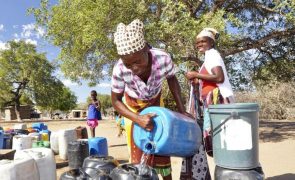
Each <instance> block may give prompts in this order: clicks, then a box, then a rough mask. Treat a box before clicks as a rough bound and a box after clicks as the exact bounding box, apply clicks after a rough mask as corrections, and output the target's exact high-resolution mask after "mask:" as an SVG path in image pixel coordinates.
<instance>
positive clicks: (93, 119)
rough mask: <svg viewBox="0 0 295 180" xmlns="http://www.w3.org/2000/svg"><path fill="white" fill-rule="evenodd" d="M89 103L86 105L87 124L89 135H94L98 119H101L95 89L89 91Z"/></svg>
mask: <svg viewBox="0 0 295 180" xmlns="http://www.w3.org/2000/svg"><path fill="white" fill-rule="evenodd" d="M90 95H91V101H92V102H91V104H89V105H88V116H87V125H88V126H89V128H90V132H91V137H95V128H96V126H97V125H98V122H97V121H98V120H101V113H100V102H99V101H98V100H97V93H96V91H95V90H92V91H91V94H90Z"/></svg>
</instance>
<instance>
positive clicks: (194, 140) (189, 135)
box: [133, 106, 202, 157]
mask: <svg viewBox="0 0 295 180" xmlns="http://www.w3.org/2000/svg"><path fill="white" fill-rule="evenodd" d="M148 113H153V114H156V116H155V117H153V121H154V128H153V130H152V131H146V130H145V129H143V128H141V127H140V126H138V125H137V124H136V123H135V124H134V128H133V139H134V142H135V144H136V146H137V147H139V148H140V149H141V150H142V151H144V152H146V153H151V154H157V155H164V156H176V157H187V156H192V155H193V154H195V153H196V152H197V150H198V149H199V146H200V145H201V142H202V133H201V129H200V127H199V125H198V124H197V122H196V121H195V120H194V119H191V118H189V117H187V116H185V115H183V114H180V113H177V112H174V111H171V110H169V109H166V108H163V107H156V106H153V107H148V108H146V109H144V110H143V111H142V112H141V113H140V115H143V114H148Z"/></svg>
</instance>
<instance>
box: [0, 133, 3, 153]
mask: <svg viewBox="0 0 295 180" xmlns="http://www.w3.org/2000/svg"><path fill="white" fill-rule="evenodd" d="M0 149H4V132H3V131H2V130H0Z"/></svg>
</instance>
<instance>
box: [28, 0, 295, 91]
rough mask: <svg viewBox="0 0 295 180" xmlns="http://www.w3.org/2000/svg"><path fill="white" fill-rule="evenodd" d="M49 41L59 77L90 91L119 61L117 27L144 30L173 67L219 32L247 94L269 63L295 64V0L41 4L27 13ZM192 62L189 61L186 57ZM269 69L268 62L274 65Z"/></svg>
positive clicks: (233, 72)
mask: <svg viewBox="0 0 295 180" xmlns="http://www.w3.org/2000/svg"><path fill="white" fill-rule="evenodd" d="M30 12H32V13H34V15H35V17H36V20H37V22H38V24H39V25H40V26H43V27H45V28H46V30H47V37H48V39H49V40H50V41H51V42H52V43H53V44H54V45H56V46H59V47H60V48H61V53H60V56H59V59H60V65H61V69H62V71H63V72H64V73H65V75H66V76H67V77H69V78H70V79H72V80H76V81H79V80H81V79H88V80H90V82H91V83H92V84H95V83H99V81H100V80H101V79H103V78H105V77H104V76H103V74H102V70H103V69H104V68H109V71H111V67H112V66H113V64H114V62H115V61H116V60H117V59H118V57H117V54H116V49H115V46H114V43H113V33H114V31H115V28H116V25H117V24H118V23H119V22H123V23H129V22H131V21H132V20H133V19H135V18H139V19H141V20H142V21H143V22H144V23H145V33H146V39H147V41H148V42H149V43H150V44H151V45H153V46H156V47H161V48H164V49H166V50H167V51H168V52H170V53H171V54H172V55H173V57H174V60H175V62H176V63H180V62H181V61H182V60H183V57H189V56H193V57H195V56H197V55H198V54H197V53H196V51H195V49H194V46H193V41H194V37H195V35H196V33H198V32H200V31H201V30H202V29H203V28H204V27H212V28H215V29H217V30H218V31H219V32H220V39H219V41H218V47H219V50H220V52H221V54H222V56H223V57H224V58H225V62H226V64H227V66H228V68H230V70H229V72H230V73H231V76H232V80H233V82H232V83H233V84H234V85H235V86H236V87H238V88H243V87H247V86H249V85H250V84H251V83H252V81H253V80H252V78H253V77H254V76H256V78H258V79H259V78H260V77H259V73H255V72H256V71H257V70H258V69H260V68H268V65H267V66H265V64H269V63H268V62H270V61H282V60H292V61H294V57H295V56H294V55H295V54H294V53H295V52H294V50H293V49H294V48H293V47H294V41H295V38H294V36H295V27H294V24H295V1H292V0H265V1H261V0H204V1H196V0H181V1H175V0H144V1H143V0H138V1H134V0H124V1H122V0H112V1H106V0H83V1H80V0H60V1H59V3H58V4H56V5H53V6H52V5H50V3H49V1H48V0H41V7H40V8H39V9H30ZM184 59H187V58H184ZM270 64H271V63H270ZM293 64H294V63H293Z"/></svg>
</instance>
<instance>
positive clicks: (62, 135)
mask: <svg viewBox="0 0 295 180" xmlns="http://www.w3.org/2000/svg"><path fill="white" fill-rule="evenodd" d="M75 140H77V133H76V130H75V129H68V130H60V132H59V138H58V144H59V156H60V158H61V159H63V160H67V159H68V144H69V142H71V141H75Z"/></svg>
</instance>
